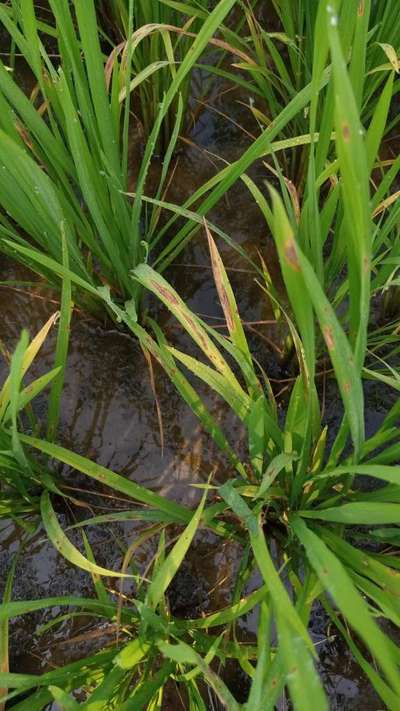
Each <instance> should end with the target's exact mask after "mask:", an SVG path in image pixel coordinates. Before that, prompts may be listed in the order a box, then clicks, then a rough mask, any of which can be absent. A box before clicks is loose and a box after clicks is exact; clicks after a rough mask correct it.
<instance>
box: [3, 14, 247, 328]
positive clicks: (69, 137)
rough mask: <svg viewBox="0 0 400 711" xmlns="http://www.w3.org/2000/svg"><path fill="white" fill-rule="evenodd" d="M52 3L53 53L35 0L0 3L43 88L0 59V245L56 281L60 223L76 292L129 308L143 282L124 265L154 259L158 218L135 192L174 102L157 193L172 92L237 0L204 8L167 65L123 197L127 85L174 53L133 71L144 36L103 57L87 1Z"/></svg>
mask: <svg viewBox="0 0 400 711" xmlns="http://www.w3.org/2000/svg"><path fill="white" fill-rule="evenodd" d="M49 4H50V7H51V10H52V12H53V15H54V20H55V32H53V34H55V36H56V39H57V42H58V52H59V57H57V58H56V59H54V58H53V57H50V56H49V53H48V52H47V50H46V49H45V46H44V44H43V42H42V36H41V30H42V23H41V21H39V19H38V18H37V16H36V15H35V8H34V3H33V0H28V1H27V2H15V3H13V4H12V7H7V6H4V5H3V6H2V7H0V22H1V23H2V24H3V25H4V27H5V28H6V30H7V32H8V33H9V35H10V38H11V39H12V40H13V42H14V43H15V46H16V47H17V48H18V50H19V51H20V52H21V53H22V55H23V56H24V58H25V60H26V62H27V63H28V65H29V67H30V69H31V70H32V72H33V74H34V76H35V78H36V80H37V84H38V91H37V92H36V97H35V96H34V97H32V99H31V100H30V99H29V98H28V97H26V96H25V95H24V93H23V91H22V90H21V89H20V88H19V87H18V85H17V84H16V82H15V81H14V80H13V77H12V74H10V72H8V71H7V67H6V66H5V65H4V64H3V63H0V92H1V94H0V101H1V108H2V110H1V118H0V131H1V133H0V140H1V146H2V150H1V167H0V206H1V214H0V240H1V241H0V246H1V248H2V250H4V251H6V252H7V253H9V254H12V255H13V256H14V257H17V258H18V259H20V260H21V261H23V262H24V263H26V264H27V265H28V266H30V267H31V268H32V269H34V270H35V271H37V272H39V273H41V274H42V275H43V276H45V277H46V279H47V280H48V281H49V282H51V283H54V284H59V282H60V277H62V275H63V261H62V240H61V237H60V235H61V225H62V224H63V225H64V230H65V234H66V242H67V249H68V255H69V267H70V270H71V280H72V284H73V289H74V291H76V292H77V296H76V300H78V301H80V302H81V303H82V302H83V305H84V306H85V307H86V308H89V309H91V310H93V311H96V308H97V309H98V304H100V303H101V298H100V296H99V294H98V292H97V287H99V286H102V285H103V286H106V287H108V288H109V289H111V291H112V292H113V295H114V297H115V299H116V300H117V301H119V302H128V303H129V308H130V309H131V312H132V313H133V314H135V312H136V310H137V306H138V298H139V297H138V289H137V286H135V284H134V283H133V282H132V280H131V279H130V277H129V270H130V269H131V268H133V267H134V266H136V265H137V264H138V263H140V262H142V261H147V260H148V259H151V258H152V257H151V256H150V255H151V250H152V246H153V238H154V224H152V223H151V220H150V223H146V222H145V220H144V219H143V214H142V209H141V196H142V193H143V189H144V186H145V183H146V177H147V172H148V168H149V165H150V162H151V159H152V157H153V154H154V149H155V145H156V143H157V138H158V135H159V133H160V130H161V127H162V124H163V121H164V119H165V117H166V116H167V114H168V111H169V109H170V108H171V106H172V105H173V104H174V102H175V101H177V104H176V106H177V114H176V117H175V123H174V128H173V131H172V136H171V139H170V142H169V145H168V147H167V149H166V154H165V158H164V164H163V169H162V171H161V177H160V183H159V187H158V193H157V194H158V195H160V194H162V189H163V186H164V183H165V180H166V178H167V175H168V168H169V164H170V161H171V157H172V153H173V150H174V147H175V143H176V140H177V135H178V131H179V128H180V125H181V120H182V114H183V102H182V100H181V99H179V98H178V96H179V92H180V90H181V88H182V85H183V82H184V81H185V80H186V78H187V76H188V75H189V74H190V71H191V69H192V67H193V65H194V64H195V62H196V61H197V60H198V58H199V57H200V55H201V54H202V52H203V50H204V49H205V48H206V46H207V44H208V42H209V40H210V38H212V36H213V35H214V33H215V32H216V31H217V29H218V27H219V25H220V23H221V21H222V20H223V19H224V18H225V17H226V16H227V14H228V13H229V11H230V10H231V8H232V7H233V5H234V4H235V0H221V1H220V2H219V3H218V4H217V5H216V7H215V9H214V10H213V12H212V13H210V14H209V15H207V17H206V19H205V20H204V22H203V23H202V26H201V28H200V30H199V32H198V34H197V35H196V36H195V38H194V39H193V40H192V38H191V45H190V52H188V53H187V54H186V55H185V57H184V58H183V61H182V62H181V63H180V65H179V66H178V67H176V69H174V70H173V81H172V82H171V83H170V85H169V87H168V89H167V91H166V93H165V95H164V96H163V98H162V102H161V105H159V106H158V108H157V120H156V123H155V125H154V126H153V127H152V130H151V135H150V137H149V141H148V143H147V146H146V148H145V152H144V156H143V160H142V163H141V166H140V169H139V171H138V177H137V185H136V197H135V199H134V200H133V201H132V200H131V199H130V198H129V197H128V196H126V194H125V193H126V191H127V188H128V182H129V145H130V135H131V130H130V126H131V121H130V112H131V102H130V97H131V93H132V92H134V91H135V90H136V89H137V88H138V87H139V86H140V84H142V83H143V82H146V81H148V80H149V77H153V78H154V74H155V73H157V72H158V71H159V70H160V69H161V68H166V66H167V65H168V66H170V68H171V67H172V62H173V60H172V58H171V56H169V57H168V58H167V59H165V60H159V61H156V62H155V63H154V62H153V63H151V64H150V65H147V66H145V67H144V68H143V69H142V70H141V71H139V73H138V74H137V73H136V72H135V65H134V63H133V58H134V56H135V52H136V49H137V48H138V47H139V45H140V43H141V41H142V40H143V39H144V38H145V37H146V32H145V33H144V35H142V34H140V31H139V34H138V33H137V32H136V34H135V35H134V36H133V38H132V39H131V40H130V41H129V42H128V45H127V50H126V52H125V53H124V54H123V56H122V57H121V56H120V54H119V53H118V52H116V53H113V54H112V56H111V58H110V59H109V61H108V62H107V58H106V57H105V56H104V55H103V51H102V47H101V44H100V37H99V34H98V32H97V30H96V28H97V16H96V8H95V3H94V0H85V1H83V0H76V1H75V2H73V3H69V2H68V0H50V3H49ZM45 30H46V31H47V32H50V29H49V28H45ZM174 105H175V104H174ZM145 224H147V225H148V228H147V227H144V225H145ZM149 224H150V226H149ZM82 289H86V292H85V293H84V294H83V292H82ZM82 294H83V296H82ZM135 318H136V316H135Z"/></svg>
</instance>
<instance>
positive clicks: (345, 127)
mask: <svg viewBox="0 0 400 711" xmlns="http://www.w3.org/2000/svg"><path fill="white" fill-rule="evenodd" d="M342 136H343V140H344V142H345V143H350V139H351V131H350V126H349V124H348V123H342Z"/></svg>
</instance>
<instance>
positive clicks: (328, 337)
mask: <svg viewBox="0 0 400 711" xmlns="http://www.w3.org/2000/svg"><path fill="white" fill-rule="evenodd" d="M323 333H324V338H325V343H326V345H327V346H328V350H329V351H333V350H334V349H335V340H334V338H333V331H332V329H331V328H330V327H329V326H326V327H325V328H324V329H323Z"/></svg>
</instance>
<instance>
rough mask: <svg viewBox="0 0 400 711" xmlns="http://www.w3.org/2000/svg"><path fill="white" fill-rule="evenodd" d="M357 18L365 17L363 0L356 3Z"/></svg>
mask: <svg viewBox="0 0 400 711" xmlns="http://www.w3.org/2000/svg"><path fill="white" fill-rule="evenodd" d="M357 14H358V17H364V15H365V0H360V2H359V3H358V10H357Z"/></svg>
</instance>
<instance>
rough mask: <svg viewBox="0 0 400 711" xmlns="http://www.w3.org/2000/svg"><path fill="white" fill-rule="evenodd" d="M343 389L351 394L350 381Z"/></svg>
mask: <svg viewBox="0 0 400 711" xmlns="http://www.w3.org/2000/svg"><path fill="white" fill-rule="evenodd" d="M343 389H344V391H345V393H349V392H350V390H351V383H350V382H349V381H348V380H346V382H345V383H344V385H343Z"/></svg>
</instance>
